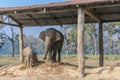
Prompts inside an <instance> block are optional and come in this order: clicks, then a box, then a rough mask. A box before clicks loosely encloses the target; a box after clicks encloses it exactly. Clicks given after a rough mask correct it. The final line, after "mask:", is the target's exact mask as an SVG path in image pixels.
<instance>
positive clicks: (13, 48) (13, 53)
mask: <svg viewBox="0 0 120 80" xmlns="http://www.w3.org/2000/svg"><path fill="white" fill-rule="evenodd" d="M11 32H12V51H13V52H12V57H14V55H15V47H14V32H13V27H11Z"/></svg>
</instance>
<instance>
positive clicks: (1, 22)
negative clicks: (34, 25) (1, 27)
mask: <svg viewBox="0 0 120 80" xmlns="http://www.w3.org/2000/svg"><path fill="white" fill-rule="evenodd" d="M0 24H5V25H11V26H17V27H19V26H20V25H17V24H12V23H6V22H3V21H0Z"/></svg>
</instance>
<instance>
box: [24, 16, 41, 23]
mask: <svg viewBox="0 0 120 80" xmlns="http://www.w3.org/2000/svg"><path fill="white" fill-rule="evenodd" d="M26 15H28V16H29V17H30V18H31V19H32V20H33V21H34V22H35V23H37V24H38V25H40V24H39V22H38V21H37V20H35V19H34V18H33V17H32V15H30V14H26Z"/></svg>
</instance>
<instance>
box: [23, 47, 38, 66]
mask: <svg viewBox="0 0 120 80" xmlns="http://www.w3.org/2000/svg"><path fill="white" fill-rule="evenodd" d="M23 57H24V62H25V64H26V66H27V67H32V66H35V64H37V63H38V58H37V54H36V53H34V52H33V50H32V48H31V47H30V46H27V47H25V48H24V49H23Z"/></svg>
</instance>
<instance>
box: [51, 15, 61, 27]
mask: <svg viewBox="0 0 120 80" xmlns="http://www.w3.org/2000/svg"><path fill="white" fill-rule="evenodd" d="M49 15H50V16H51V17H52V19H54V21H55V22H56V24H57V25H62V23H61V21H60V20H58V19H57V18H56V16H55V15H54V14H52V13H49Z"/></svg>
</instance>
